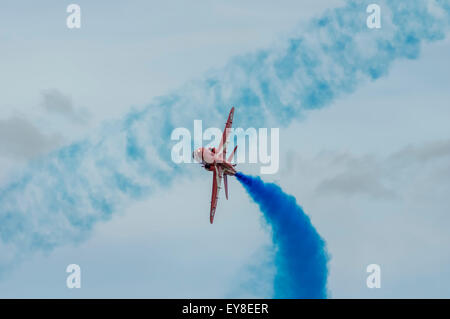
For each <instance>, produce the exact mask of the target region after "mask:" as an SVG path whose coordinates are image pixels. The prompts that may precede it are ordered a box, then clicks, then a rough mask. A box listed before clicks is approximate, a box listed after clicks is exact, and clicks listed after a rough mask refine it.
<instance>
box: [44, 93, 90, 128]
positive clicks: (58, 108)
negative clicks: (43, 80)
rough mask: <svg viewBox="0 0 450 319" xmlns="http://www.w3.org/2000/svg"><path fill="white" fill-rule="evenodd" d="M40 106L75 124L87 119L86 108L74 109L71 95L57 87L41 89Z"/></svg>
mask: <svg viewBox="0 0 450 319" xmlns="http://www.w3.org/2000/svg"><path fill="white" fill-rule="evenodd" d="M41 106H42V107H43V108H44V109H45V110H47V111H48V112H50V113H54V114H58V115H61V116H64V117H65V118H67V119H69V120H71V121H73V122H75V123H77V124H83V123H85V122H86V120H87V113H86V110H84V109H83V110H76V109H75V107H74V104H73V100H72V97H70V96H68V95H66V94H63V93H62V92H61V91H59V90H58V89H48V90H44V91H42V101H41Z"/></svg>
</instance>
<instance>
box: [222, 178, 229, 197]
mask: <svg viewBox="0 0 450 319" xmlns="http://www.w3.org/2000/svg"><path fill="white" fill-rule="evenodd" d="M223 185H224V186H225V198H226V199H227V200H228V179H227V175H225V174H224V176H223Z"/></svg>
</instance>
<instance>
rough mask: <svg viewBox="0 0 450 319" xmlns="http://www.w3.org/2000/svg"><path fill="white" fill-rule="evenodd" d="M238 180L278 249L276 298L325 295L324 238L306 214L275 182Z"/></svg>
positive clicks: (239, 173)
mask: <svg viewBox="0 0 450 319" xmlns="http://www.w3.org/2000/svg"><path fill="white" fill-rule="evenodd" d="M236 177H237V179H238V180H239V182H241V184H242V185H243V186H244V188H245V189H246V190H247V192H248V193H249V195H250V196H251V198H252V199H253V200H254V201H255V202H256V203H257V204H258V206H259V208H260V210H261V211H262V213H263V214H264V218H265V220H266V221H267V223H268V224H269V225H270V226H271V227H272V238H273V242H274V244H275V246H276V248H277V251H276V255H275V265H276V268H277V272H276V274H275V285H274V290H275V298H314V299H317V298H326V297H327V276H328V269H327V262H328V255H327V251H326V247H325V241H324V240H323V239H322V238H321V237H320V235H319V234H318V233H317V231H316V229H315V228H314V226H313V225H312V224H311V221H310V219H309V217H308V216H307V215H306V214H305V213H304V211H303V209H302V208H301V207H300V206H299V205H298V204H297V201H296V200H295V197H293V196H291V195H288V194H286V193H285V192H283V190H282V189H281V188H280V187H279V186H278V185H276V184H273V183H264V182H263V181H262V180H261V178H260V177H253V176H248V175H245V174H243V173H241V172H238V173H237V174H236Z"/></svg>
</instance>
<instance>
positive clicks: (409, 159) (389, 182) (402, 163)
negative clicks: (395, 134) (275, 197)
mask: <svg viewBox="0 0 450 319" xmlns="http://www.w3.org/2000/svg"><path fill="white" fill-rule="evenodd" d="M449 158H450V140H438V141H429V142H427V143H424V144H421V145H409V146H406V147H404V148H402V149H400V150H398V151H396V152H393V153H392V154H390V155H388V156H386V157H385V158H379V157H377V156H376V155H374V154H366V155H362V156H358V155H354V154H352V153H350V152H344V153H342V152H326V153H322V154H319V155H317V156H316V158H315V159H314V162H315V165H316V166H318V167H321V169H320V170H321V171H322V172H326V174H325V175H324V176H322V177H321V178H320V179H319V180H318V182H317V185H316V187H315V194H316V195H317V196H321V197H322V196H328V195H338V196H360V195H363V196H368V197H371V198H373V199H379V200H393V199H396V198H398V197H399V196H400V193H401V192H402V191H403V190H404V188H405V186H403V187H402V186H401V185H402V184H403V185H410V184H411V183H412V182H413V181H414V179H415V178H417V177H419V176H420V177H421V178H423V180H426V181H427V182H428V183H430V184H433V180H434V183H435V184H436V187H437V186H438V185H441V184H442V183H440V182H438V180H439V181H440V180H441V179H443V178H445V177H444V176H448V175H449V173H450V169H449V168H448V166H446V163H448V160H449ZM300 161H302V163H303V164H302V165H303V166H308V165H311V163H310V164H308V163H307V162H308V161H307V160H305V159H303V160H302V159H300V158H299V156H298V155H297V154H295V153H292V152H290V154H288V156H287V169H286V171H292V170H295V167H294V164H293V163H299V162H300ZM305 161H306V162H305ZM325 167H326V168H325ZM316 176H320V174H316ZM423 180H422V181H423ZM449 185H450V183H449ZM400 189H401V190H400Z"/></svg>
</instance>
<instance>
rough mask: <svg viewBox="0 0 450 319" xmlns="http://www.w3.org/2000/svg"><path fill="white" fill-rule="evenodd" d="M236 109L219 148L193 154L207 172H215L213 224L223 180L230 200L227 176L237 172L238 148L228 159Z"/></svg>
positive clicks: (226, 125) (212, 199)
mask: <svg viewBox="0 0 450 319" xmlns="http://www.w3.org/2000/svg"><path fill="white" fill-rule="evenodd" d="M233 116H234V107H232V108H231V111H230V114H229V115H228V120H227V122H226V123H225V129H224V130H223V134H222V139H221V141H220V145H219V148H218V149H216V148H211V149H209V148H205V147H200V148H198V149H196V150H195V151H194V153H193V157H194V159H195V160H196V161H197V162H199V163H201V164H202V165H203V167H204V168H205V169H206V170H207V171H211V172H213V185H212V194H211V209H210V217H209V221H210V223H211V224H212V223H213V221H214V215H215V213H216V207H217V201H218V198H219V190H220V188H221V184H222V179H223V180H224V185H225V197H226V198H227V199H228V180H227V176H228V175H231V176H234V175H235V174H236V170H235V169H234V166H235V165H233V164H231V159H232V158H233V155H234V153H235V152H236V148H237V146H236V147H235V148H234V150H233V152H232V153H231V155H230V157H229V158H228V159H226V154H227V140H228V136H229V135H230V130H231V126H232V125H233Z"/></svg>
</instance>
